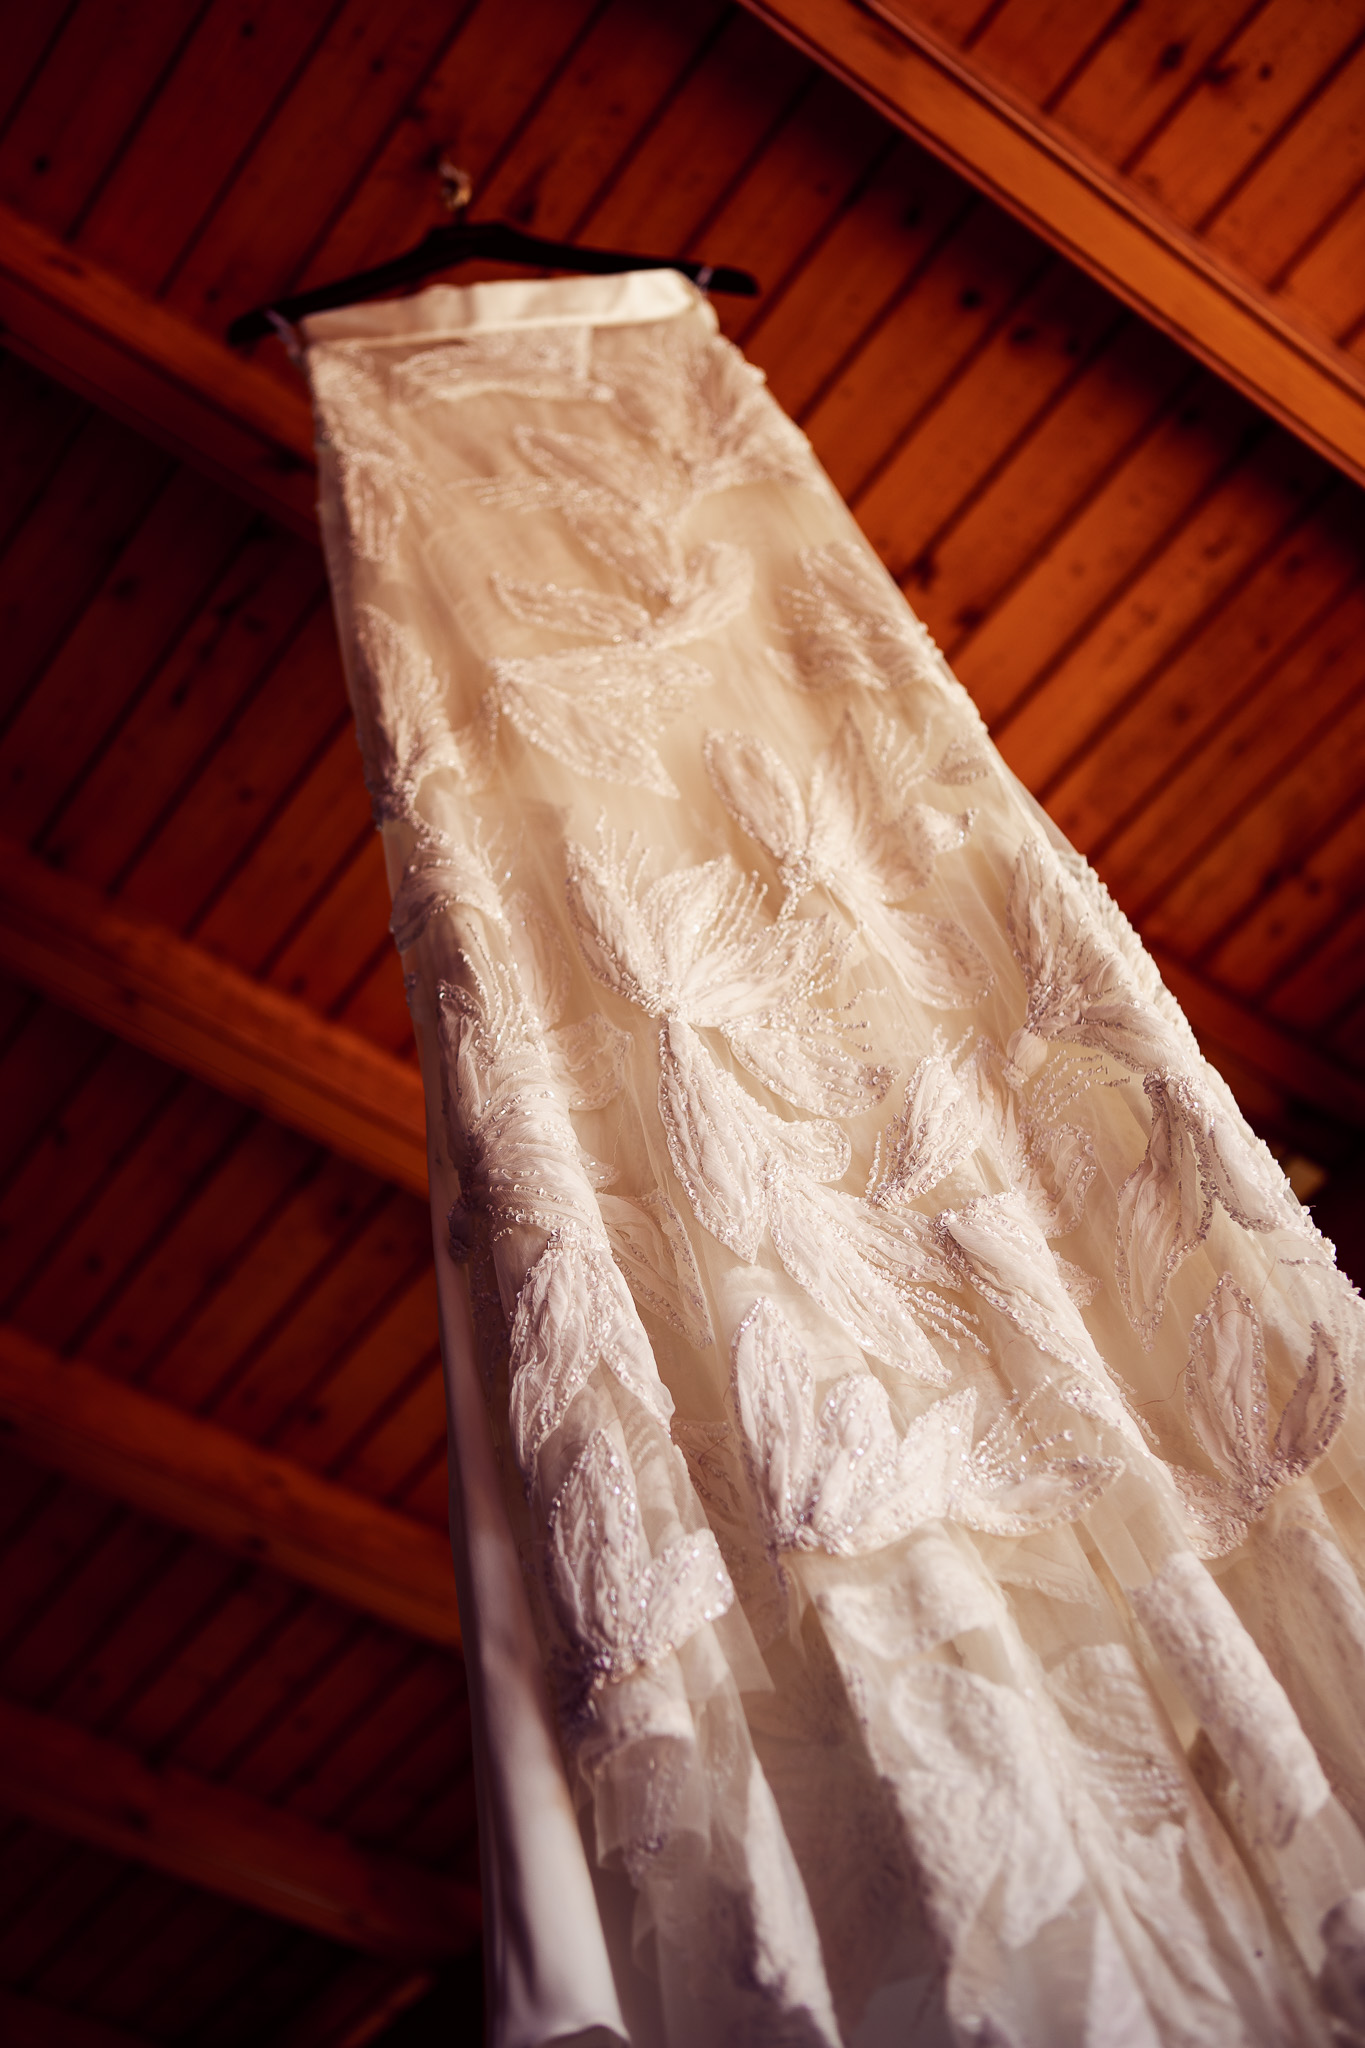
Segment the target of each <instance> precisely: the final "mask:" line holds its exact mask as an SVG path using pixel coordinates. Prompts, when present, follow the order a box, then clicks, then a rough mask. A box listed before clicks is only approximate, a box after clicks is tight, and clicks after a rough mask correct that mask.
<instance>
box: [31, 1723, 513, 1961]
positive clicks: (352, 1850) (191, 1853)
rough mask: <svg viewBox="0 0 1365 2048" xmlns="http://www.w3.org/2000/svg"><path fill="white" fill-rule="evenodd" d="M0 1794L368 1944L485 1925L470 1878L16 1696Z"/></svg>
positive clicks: (471, 1932) (198, 1880) (79, 1832)
mask: <svg viewBox="0 0 1365 2048" xmlns="http://www.w3.org/2000/svg"><path fill="white" fill-rule="evenodd" d="M0 1805H4V1806H5V1807H8V1808H9V1809H10V1811H11V1812H15V1813H20V1814H23V1815H24V1816H25V1818H26V1819H29V1820H34V1821H38V1822H39V1823H40V1824H41V1825H42V1826H44V1827H50V1828H55V1829H57V1830H58V1832H59V1833H62V1834H68V1835H74V1836H76V1837H77V1838H78V1839H79V1840H81V1841H84V1842H92V1843H94V1844H95V1845H96V1846H97V1847H99V1848H101V1849H107V1850H109V1851H110V1852H112V1854H114V1855H115V1856H126V1857H129V1858H130V1859H131V1860H133V1861H134V1862H137V1863H149V1864H151V1865H152V1866H153V1867H154V1868H155V1869H157V1870H164V1871H166V1872H168V1873H169V1874H170V1875H171V1876H172V1877H178V1878H182V1879H184V1880H186V1881H187V1882H188V1883H190V1884H197V1885H202V1886H203V1887H204V1888H205V1889H206V1890H208V1891H212V1892H217V1893H219V1894H220V1895H221V1896H222V1897H224V1898H229V1899H235V1900H236V1901H237V1902H238V1903H239V1904H240V1905H244V1906H252V1907H254V1908H255V1909H256V1910H257V1911H258V1912H263V1913H269V1914H271V1915H273V1916H274V1917H275V1918H276V1919H279V1920H287V1921H290V1922H291V1923H292V1924H293V1925H295V1926H299V1927H308V1928H311V1929H312V1930H313V1931H314V1933H317V1934H324V1935H326V1936H327V1937H328V1938H329V1939H330V1940H332V1941H340V1942H345V1943H346V1944H348V1945H349V1946H350V1947H352V1948H359V1949H365V1950H367V1951H368V1952H369V1953H371V1954H373V1955H382V1956H391V1957H393V1958H394V1959H395V1960H397V1961H399V1962H414V1963H425V1962H431V1961H434V1960H436V1959H438V1958H440V1957H442V1956H454V1955H459V1954H461V1953H462V1952H463V1951H464V1950H465V1949H467V1948H469V1947H470V1946H472V1944H473V1943H474V1941H475V1940H476V1939H477V1938H478V1932H479V1919H480V1910H479V1895H478V1892H477V1891H476V1890H475V1889H474V1887H472V1886H470V1885H464V1884H457V1883H456V1882H455V1881H454V1880H453V1879H452V1878H449V1877H445V1876H443V1875H442V1874H441V1873H440V1872H438V1871H434V1870H426V1869H423V1868H421V1867H420V1866H419V1865H417V1864H414V1863H408V1862H405V1861H404V1860H403V1859H401V1858H400V1857H397V1856H389V1855H384V1854H381V1853H379V1852H376V1851H374V1850H366V1849H361V1848H359V1847H357V1845H356V1844H355V1843H354V1842H351V1841H348V1840H347V1839H346V1837H345V1836H343V1835H339V1834H335V1833H333V1832H332V1831H331V1830H330V1829H327V1828H320V1827H317V1826H315V1825H314V1824H313V1822H311V1821H308V1820H305V1819H304V1818H303V1817H302V1815H300V1814H296V1813H291V1812H289V1811H287V1810H286V1809H285V1808H283V1807H277V1806H267V1805H266V1804H264V1802H263V1801H261V1800H259V1799H253V1798H250V1797H248V1795H247V1794H245V1793H243V1792H237V1791H234V1790H233V1789H232V1788H231V1787H229V1786H227V1785H214V1784H210V1783H208V1782H207V1781H206V1780H205V1779H202V1778H197V1777H194V1776H193V1775H192V1774H191V1773H190V1772H188V1771H185V1770H182V1769H181V1768H180V1767H179V1766H178V1765H175V1764H164V1765H161V1766H159V1767H153V1766H152V1765H150V1764H147V1763H144V1762H143V1761H142V1759H141V1758H140V1757H138V1756H135V1755H134V1754H133V1752H132V1751H131V1750H128V1749H124V1748H123V1747H122V1746H121V1745H120V1744H117V1743H113V1742H109V1741H107V1740H106V1739H105V1738H104V1737H103V1736H98V1735H91V1734H89V1733H88V1732H87V1730H85V1729H84V1728H78V1727H76V1726H75V1725H74V1724H72V1723H71V1722H67V1721H58V1720H55V1719H53V1718H52V1717H51V1716H49V1715H45V1714H35V1713H33V1712H31V1711H30V1710H29V1709H28V1708H27V1707H20V1706H16V1705H15V1704H14V1703H13V1702H12V1701H9V1700H3V1701H0Z"/></svg>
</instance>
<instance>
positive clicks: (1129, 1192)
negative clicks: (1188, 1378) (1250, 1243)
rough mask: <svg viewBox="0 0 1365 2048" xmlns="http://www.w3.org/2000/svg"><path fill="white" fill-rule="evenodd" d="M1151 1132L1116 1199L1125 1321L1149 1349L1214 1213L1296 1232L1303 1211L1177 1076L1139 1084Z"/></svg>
mask: <svg viewBox="0 0 1365 2048" xmlns="http://www.w3.org/2000/svg"><path fill="white" fill-rule="evenodd" d="M1143 1088H1144V1090H1145V1092H1146V1095H1147V1099H1148V1101H1149V1103H1150V1104H1151V1112H1152V1127H1151V1133H1150V1135H1149V1137H1148V1140H1147V1151H1146V1154H1145V1156H1144V1158H1143V1160H1142V1162H1141V1164H1140V1165H1139V1166H1137V1167H1135V1168H1134V1170H1133V1172H1132V1173H1130V1174H1129V1176H1128V1178H1127V1180H1126V1181H1124V1183H1123V1185H1122V1187H1121V1188H1120V1189H1119V1195H1118V1238H1117V1254H1118V1258H1117V1270H1118V1283H1119V1293H1120V1295H1121V1296H1122V1299H1123V1304H1124V1307H1125V1308H1126V1309H1127V1311H1128V1319H1129V1321H1130V1322H1131V1323H1132V1325H1133V1327H1134V1329H1135V1330H1137V1331H1138V1333H1139V1335H1140V1336H1141V1337H1142V1340H1143V1342H1144V1343H1145V1344H1146V1345H1148V1346H1149V1347H1150V1346H1151V1344H1152V1343H1153V1341H1154V1340H1155V1337H1156V1332H1157V1329H1158V1326H1159V1325H1160V1322H1161V1319H1162V1316H1163V1315H1164V1314H1165V1312H1166V1294H1167V1289H1168V1288H1169V1285H1170V1282H1171V1279H1172V1277H1173V1276H1174V1274H1175V1273H1176V1271H1177V1270H1178V1268H1179V1267H1180V1266H1181V1265H1182V1264H1183V1263H1184V1261H1185V1260H1186V1259H1187V1258H1188V1257H1189V1255H1190V1253H1191V1252H1192V1251H1194V1250H1195V1248H1196V1247H1197V1246H1198V1245H1201V1244H1202V1243H1203V1242H1204V1240H1205V1238H1206V1237H1207V1236H1208V1234H1209V1229H1210V1227H1211V1225H1212V1222H1213V1214H1214V1209H1215V1207H1216V1206H1217V1207H1221V1208H1223V1209H1225V1210H1226V1212H1227V1214H1228V1215H1229V1216H1230V1217H1231V1218H1232V1221H1233V1222H1234V1223H1238V1224H1240V1225H1241V1226H1242V1228H1243V1229H1244V1230H1253V1231H1271V1230H1290V1231H1297V1232H1302V1231H1303V1228H1304V1223H1303V1216H1302V1212H1301V1211H1300V1210H1299V1208H1298V1205H1297V1203H1295V1201H1294V1199H1293V1197H1292V1195H1291V1194H1290V1193H1289V1189H1288V1185H1287V1183H1286V1182H1285V1181H1284V1180H1283V1178H1282V1176H1281V1175H1280V1174H1279V1171H1278V1169H1277V1168H1276V1167H1275V1166H1274V1163H1273V1161H1272V1160H1271V1158H1270V1155H1269V1153H1268V1152H1266V1150H1265V1148H1264V1146H1262V1145H1260V1144H1259V1142H1258V1141H1256V1140H1253V1139H1251V1138H1249V1136H1248V1135H1247V1134H1246V1133H1245V1132H1244V1131H1243V1130H1242V1128H1241V1126H1240V1124H1239V1123H1236V1122H1234V1121H1233V1120H1232V1118H1230V1117H1219V1116H1215V1114H1214V1110H1213V1107H1212V1105H1211V1103H1210V1102H1209V1100H1208V1097H1207V1095H1206V1093H1205V1091H1204V1089H1203V1088H1202V1087H1200V1085H1199V1084H1198V1083H1197V1082H1196V1081H1194V1080H1193V1079H1191V1078H1190V1077H1189V1076H1188V1075H1184V1074H1169V1073H1151V1074H1148V1075H1147V1077H1146V1079H1145V1080H1144V1082H1143Z"/></svg>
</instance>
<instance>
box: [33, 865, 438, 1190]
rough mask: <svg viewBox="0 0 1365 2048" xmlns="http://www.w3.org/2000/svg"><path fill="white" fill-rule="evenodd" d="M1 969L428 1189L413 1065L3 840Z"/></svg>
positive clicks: (226, 1090)
mask: <svg viewBox="0 0 1365 2048" xmlns="http://www.w3.org/2000/svg"><path fill="white" fill-rule="evenodd" d="M0 966H3V967H5V968H7V969H8V970H9V972H10V973H11V974H13V975H15V976H16V977H17V978H18V979H19V980H21V981H26V982H28V983H29V984H30V985H31V986H33V987H35V988H39V989H42V990H43V992H44V993H45V994H47V995H50V996H52V997H54V998H55V999H56V1001H58V1002H60V1003H64V1004H66V1005H67V1007H68V1008H70V1009H73V1010H78V1011H79V1012H80V1013H81V1015H82V1016H85V1017H89V1018H91V1019H92V1020H93V1022H95V1023H96V1024H99V1025H102V1026H103V1027H104V1029H105V1030H106V1031H112V1032H115V1033H117V1035H118V1036H119V1037H120V1038H126V1039H129V1040H131V1042H132V1043H133V1044H134V1045H140V1046H142V1047H143V1048H144V1049H145V1050H146V1051H148V1052H152V1053H155V1054H156V1055H157V1057H158V1058H159V1059H163V1060H167V1061H169V1062H170V1063H171V1064H172V1065H173V1066H178V1067H181V1068H183V1069H184V1070H185V1071H186V1072H187V1073H191V1074H195V1075H197V1076H198V1077H199V1079H201V1080H203V1081H207V1082H209V1083H210V1084H211V1086H213V1087H214V1088H217V1089H220V1090H221V1091H222V1093H223V1094H224V1095H229V1096H232V1097H233V1098H234V1099H235V1100H236V1101H239V1102H245V1103H249V1104H250V1105H251V1107H252V1108H253V1109H260V1110H264V1111H265V1113H266V1115H268V1116H271V1117H273V1118H274V1119H275V1120H276V1122H277V1123H282V1124H287V1125H288V1126H289V1127H290V1128H291V1129H292V1130H296V1131H302V1132H303V1134H304V1135H305V1136H306V1137H309V1138H315V1139H319V1140H320V1141H321V1142H322V1143H323V1144H324V1145H328V1146H330V1147H331V1149H332V1150H333V1151H334V1152H339V1153H340V1154H341V1155H342V1156H343V1157H344V1158H347V1159H354V1160H357V1161H358V1162H359V1163H360V1164H361V1165H362V1166H366V1167H369V1168H370V1170H371V1171H372V1172H374V1173H378V1174H381V1175H382V1176H383V1177H384V1178H385V1179H386V1180H392V1181H395V1182H396V1183H397V1184H398V1185H399V1186H400V1187H405V1188H410V1189H411V1190H412V1191H413V1192H414V1193H416V1194H421V1195H425V1193H426V1187H427V1148H426V1118H425V1112H424V1109H423V1105H422V1080H421V1076H420V1074H419V1073H418V1072H417V1070H416V1068H415V1067H411V1066H407V1065H405V1064H404V1062H403V1061H402V1060H396V1059H394V1058H393V1057H392V1055H391V1054H389V1053H385V1052H381V1051H380V1050H379V1048H378V1047H377V1046H374V1045H371V1044H370V1043H368V1041H367V1040H365V1039H363V1038H361V1037H359V1036H358V1035H357V1034H356V1033H355V1032H353V1031H347V1030H345V1029H344V1028H343V1027H342V1026H341V1025H338V1024H330V1023H328V1021H327V1020H326V1018H324V1017H319V1016H318V1014H317V1013H316V1011H313V1010H309V1009H308V1008H306V1007H305V1005H304V1004H302V1003H298V1002H295V1001H293V1000H292V999H291V998H290V997H288V996H284V995H280V994H279V993H278V992H277V991H276V990H275V989H271V988H266V987H265V986H263V984H262V983H260V982H258V981H253V980H252V979H251V978H250V976H249V975H245V974H242V973H240V972H239V971H238V970H237V969H236V968H235V967H229V966H228V965H226V963H225V962H223V961H221V960H216V959H215V958H214V957H213V956H212V955H211V954H209V953H206V952H204V950H203V949H202V948H201V947H198V946H193V945H189V944H187V943H186V941H185V940H183V939H180V938H177V937H176V936H175V934H174V933H173V932H168V931H165V930H163V929H161V928H159V927H158V926H155V925H149V924H144V923H142V922H140V921H137V920H134V919H132V918H129V917H126V916H124V915H123V914H122V913H121V912H119V911H117V910H115V909H113V908H112V907H111V905H110V904H109V903H108V901H107V899H106V898H104V897H103V896H101V895H98V894H97V893H96V891H94V890H93V889H89V888H86V887H85V886H84V885H83V884H81V883H79V882H73V881H70V880H69V879H67V877H65V876H63V875H59V874H57V873H56V872H55V871H54V870H53V869H52V868H49V867H48V866H46V864H45V863H44V862H42V861H39V860H35V859H34V858H33V856H32V855H31V854H28V853H25V852H24V851H23V849H22V848H21V847H18V846H16V845H15V844H14V842H13V841H12V840H0Z"/></svg>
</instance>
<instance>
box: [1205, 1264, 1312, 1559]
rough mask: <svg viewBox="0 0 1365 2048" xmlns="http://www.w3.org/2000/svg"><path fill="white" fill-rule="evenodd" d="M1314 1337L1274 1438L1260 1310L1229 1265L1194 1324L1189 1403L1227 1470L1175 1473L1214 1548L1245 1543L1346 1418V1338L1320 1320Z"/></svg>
mask: <svg viewBox="0 0 1365 2048" xmlns="http://www.w3.org/2000/svg"><path fill="white" fill-rule="evenodd" d="M1312 1337H1313V1342H1312V1349H1311V1350H1310V1352H1309V1355H1308V1362H1307V1364H1306V1365H1305V1366H1304V1368H1303V1371H1302V1372H1301V1373H1300V1375H1299V1378H1298V1381H1297V1383H1296V1384H1295V1387H1294V1391H1293V1392H1292V1394H1291V1395H1290V1397H1289V1399H1288V1401H1287V1402H1286V1403H1285V1406H1284V1410H1283V1412H1282V1413H1281V1416H1280V1420H1279V1423H1278V1425H1277V1427H1276V1430H1275V1435H1274V1438H1273V1440H1272V1438H1271V1434H1270V1391H1269V1388H1268V1386H1267V1383H1266V1363H1265V1340H1264V1337H1263V1335H1262V1331H1261V1319H1260V1317H1259V1316H1258V1315H1257V1313H1256V1311H1255V1309H1254V1308H1253V1307H1252V1305H1251V1303H1250V1302H1249V1301H1248V1299H1247V1297H1246V1295H1245V1294H1243V1292H1242V1290H1241V1288H1240V1287H1239V1286H1238V1285H1237V1283H1236V1281H1235V1280H1234V1279H1233V1277H1232V1275H1231V1274H1230V1273H1224V1274H1223V1275H1222V1277H1221V1278H1220V1280H1219V1282H1218V1285H1217V1286H1216V1287H1215V1288H1214V1290H1213V1293H1212V1295H1211V1296H1210V1299H1209V1304H1208V1307H1207V1308H1206V1309H1205V1310H1204V1312H1203V1314H1202V1315H1200V1316H1198V1317H1196V1319H1195V1321H1194V1324H1193V1326H1192V1327H1191V1330H1190V1362H1189V1365H1188V1366H1187V1367H1186V1370H1185V1410H1186V1413H1187V1414H1188V1416H1189V1418H1190V1424H1191V1426H1192V1428H1193V1430H1194V1433H1195V1435H1196V1436H1197V1437H1198V1439H1199V1442H1200V1444H1201V1445H1202V1446H1203V1448H1204V1450H1205V1451H1206V1452H1207V1453H1208V1456H1209V1457H1210V1458H1211V1460H1212V1461H1213V1463H1214V1465H1215V1466H1216V1467H1217V1471H1218V1477H1217V1478H1206V1477H1205V1476H1203V1475H1202V1474H1199V1473H1194V1472H1185V1471H1183V1470H1182V1469H1181V1468H1180V1467H1178V1466H1177V1467H1174V1468H1173V1476H1174V1478H1175V1480H1176V1482H1177V1484H1178V1485H1179V1487H1180V1489H1181V1492H1182V1494H1183V1495H1184V1497H1185V1502H1186V1506H1187V1507H1188V1508H1189V1510H1190V1512H1191V1515H1192V1517H1193V1518H1194V1521H1195V1524H1196V1528H1197V1531H1198V1534H1199V1536H1200V1537H1201V1538H1202V1542H1201V1545H1200V1547H1201V1549H1202V1551H1203V1553H1204V1555H1206V1556H1212V1557H1221V1556H1223V1555H1224V1554H1225V1552H1227V1551H1229V1550H1231V1549H1233V1548H1234V1547H1235V1546H1236V1545H1237V1544H1238V1543H1240V1542H1241V1540H1242V1538H1243V1537H1244V1536H1245V1534H1246V1532H1247V1529H1248V1527H1249V1526H1250V1524H1251V1523H1252V1522H1253V1521H1254V1520H1255V1519H1256V1517H1257V1516H1258V1515H1260V1514H1262V1513H1264V1511H1265V1508H1266V1506H1267V1504H1268V1503H1269V1501H1270V1499H1271V1496H1272V1495H1273V1494H1274V1493H1276V1492H1277V1491H1278V1490H1279V1488H1280V1487H1282V1486H1287V1485H1288V1484H1289V1482H1290V1481H1291V1480H1293V1479H1297V1478H1298V1477H1299V1476H1300V1475H1301V1474H1302V1473H1304V1472H1307V1471H1309V1470H1311V1468H1312V1467H1313V1466H1314V1465H1315V1464H1316V1463H1317V1461H1318V1459H1319V1458H1321V1457H1322V1456H1323V1455H1324V1453H1325V1452H1326V1450H1327V1448H1328V1446H1329V1445H1330V1443H1331V1442H1332V1439H1333V1437H1334V1436H1335V1435H1336V1434H1337V1431H1338V1430H1339V1429H1340V1428H1341V1425H1342V1423H1343V1421H1344V1420H1345V1414H1346V1380H1345V1377H1344V1375H1343V1373H1342V1370H1341V1364H1340V1360H1339V1358H1338V1356H1337V1347H1336V1345H1335V1344H1334V1343H1333V1341H1332V1339H1331V1337H1330V1336H1329V1335H1328V1334H1327V1332H1326V1330H1325V1329H1323V1327H1322V1325H1321V1324H1320V1323H1314V1325H1313V1330H1312Z"/></svg>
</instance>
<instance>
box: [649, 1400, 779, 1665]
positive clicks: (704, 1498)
mask: <svg viewBox="0 0 1365 2048" xmlns="http://www.w3.org/2000/svg"><path fill="white" fill-rule="evenodd" d="M673 1441H674V1442H675V1443H676V1445H677V1446H678V1449H679V1450H680V1451H681V1452H682V1454H683V1456H684V1458H685V1459H686V1460H687V1471H688V1476H689V1477H690V1479H691V1481H692V1485H693V1488H694V1490H695V1492H696V1495H697V1498H698V1500H699V1501H700V1502H701V1504H702V1506H703V1507H704V1508H705V1510H706V1519H707V1521H708V1522H709V1523H710V1524H711V1527H712V1529H713V1530H714V1532H715V1537H716V1541H717V1543H718V1544H719V1545H720V1554H721V1556H722V1557H723V1558H724V1559H725V1568H726V1570H727V1571H728V1572H729V1574H730V1579H731V1583H732V1584H733V1586H734V1589H735V1595H736V1598H737V1599H738V1601H739V1604H740V1606H741V1607H742V1608H743V1609H744V1615H745V1619H746V1620H747V1621H748V1623H749V1626H750V1628H752V1630H753V1632H754V1635H755V1638H756V1639H757V1642H758V1646H759V1648H760V1649H761V1650H766V1649H767V1648H768V1647H769V1645H770V1644H772V1643H774V1642H776V1641H777V1639H778V1637H779V1636H780V1635H781V1634H782V1633H783V1631H784V1630H785V1628H786V1627H787V1615H788V1596H787V1587H786V1585H785V1583H784V1581H783V1578H782V1575H781V1572H780V1570H779V1569H778V1567H777V1565H776V1563H775V1562H774V1560H773V1558H772V1557H771V1556H770V1554H769V1546H768V1543H767V1542H766V1540H765V1536H764V1532H763V1530H762V1528H761V1527H760V1525H759V1521H758V1517H757V1512H756V1504H755V1498H754V1491H753V1487H752V1485H751V1484H750V1482H749V1477H748V1474H747V1472H746V1470H745V1467H744V1459H743V1453H742V1452H741V1450H740V1447H739V1441H738V1439H737V1437H736V1435H735V1432H734V1430H733V1429H732V1428H731V1426H730V1424H729V1423H728V1422H679V1421H677V1420H675V1421H674V1424H673Z"/></svg>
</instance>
